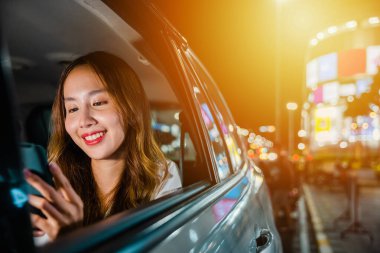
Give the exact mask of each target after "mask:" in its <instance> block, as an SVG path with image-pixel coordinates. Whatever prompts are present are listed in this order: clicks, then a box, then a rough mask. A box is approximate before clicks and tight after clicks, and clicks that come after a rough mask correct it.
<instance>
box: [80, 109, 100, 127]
mask: <svg viewBox="0 0 380 253" xmlns="http://www.w3.org/2000/svg"><path fill="white" fill-rule="evenodd" d="M96 123H97V121H96V120H95V118H94V117H93V113H92V112H91V110H90V109H89V108H83V109H82V110H81V114H80V119H79V126H80V127H81V128H88V127H91V126H92V125H94V124H96Z"/></svg>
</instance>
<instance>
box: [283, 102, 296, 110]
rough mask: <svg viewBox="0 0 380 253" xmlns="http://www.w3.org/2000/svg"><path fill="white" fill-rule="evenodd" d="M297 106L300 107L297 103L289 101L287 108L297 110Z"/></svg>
mask: <svg viewBox="0 0 380 253" xmlns="http://www.w3.org/2000/svg"><path fill="white" fill-rule="evenodd" d="M297 108H298V105H297V103H294V102H289V103H287V104H286V109H288V110H290V111H294V110H297Z"/></svg>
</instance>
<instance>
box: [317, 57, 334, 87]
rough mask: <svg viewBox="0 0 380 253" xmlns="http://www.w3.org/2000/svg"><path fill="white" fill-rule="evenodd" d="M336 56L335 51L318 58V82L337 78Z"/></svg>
mask: <svg viewBox="0 0 380 253" xmlns="http://www.w3.org/2000/svg"><path fill="white" fill-rule="evenodd" d="M337 65H338V56H337V54H336V53H332V54H327V55H323V56H321V57H319V58H318V66H319V68H318V80H319V81H320V82H323V81H329V80H334V79H336V78H337V72H338V70H337Z"/></svg>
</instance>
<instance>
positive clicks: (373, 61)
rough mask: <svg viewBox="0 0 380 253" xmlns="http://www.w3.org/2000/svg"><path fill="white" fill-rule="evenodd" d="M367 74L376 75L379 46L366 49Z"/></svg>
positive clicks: (378, 63)
mask: <svg viewBox="0 0 380 253" xmlns="http://www.w3.org/2000/svg"><path fill="white" fill-rule="evenodd" d="M366 63H367V69H366V72H367V74H370V75H376V74H377V68H378V66H380V46H369V47H367V62H366Z"/></svg>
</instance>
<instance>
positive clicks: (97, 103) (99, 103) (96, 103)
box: [92, 101, 107, 106]
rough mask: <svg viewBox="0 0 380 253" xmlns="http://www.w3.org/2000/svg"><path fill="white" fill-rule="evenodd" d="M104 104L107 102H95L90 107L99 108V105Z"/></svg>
mask: <svg viewBox="0 0 380 253" xmlns="http://www.w3.org/2000/svg"><path fill="white" fill-rule="evenodd" d="M105 104H107V101H96V102H95V103H93V104H92V105H93V106H100V105H105Z"/></svg>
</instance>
